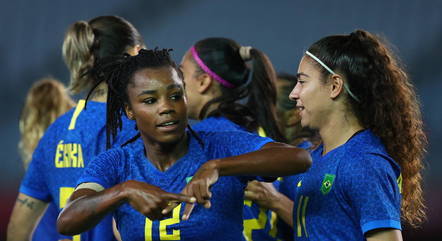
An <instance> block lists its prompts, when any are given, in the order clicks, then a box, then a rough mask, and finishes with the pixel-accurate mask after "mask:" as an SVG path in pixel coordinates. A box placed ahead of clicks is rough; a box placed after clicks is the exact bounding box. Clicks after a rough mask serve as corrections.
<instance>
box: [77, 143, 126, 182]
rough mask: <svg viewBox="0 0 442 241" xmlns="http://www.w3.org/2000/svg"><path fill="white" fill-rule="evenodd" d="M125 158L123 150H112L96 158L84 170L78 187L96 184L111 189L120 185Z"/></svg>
mask: <svg viewBox="0 0 442 241" xmlns="http://www.w3.org/2000/svg"><path fill="white" fill-rule="evenodd" d="M123 157H124V152H123V150H122V149H121V148H115V149H111V150H109V151H105V152H103V153H101V154H100V155H98V156H96V157H95V158H94V159H93V160H92V161H91V162H90V163H89V164H88V165H87V166H86V168H85V169H84V171H83V174H82V175H81V177H80V179H79V180H78V181H77V185H79V184H81V183H85V182H94V183H98V184H100V185H102V186H103V187H104V188H110V187H112V186H114V185H116V184H118V183H119V169H120V168H119V165H120V164H121V161H122V159H123Z"/></svg>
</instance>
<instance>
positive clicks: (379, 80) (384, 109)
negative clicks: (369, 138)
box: [308, 30, 427, 226]
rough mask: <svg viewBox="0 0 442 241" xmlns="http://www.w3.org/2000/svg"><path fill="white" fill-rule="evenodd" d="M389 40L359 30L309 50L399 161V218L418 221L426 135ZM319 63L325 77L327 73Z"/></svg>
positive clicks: (421, 218) (412, 92) (422, 216)
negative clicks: (341, 82)
mask: <svg viewBox="0 0 442 241" xmlns="http://www.w3.org/2000/svg"><path fill="white" fill-rule="evenodd" d="M387 46H388V45H387V44H386V43H385V42H384V41H383V40H381V39H380V38H379V37H377V36H375V35H372V34H370V33H369V32H367V31H363V30H357V31H355V32H352V33H351V34H349V35H333V36H328V37H325V38H322V39H321V40H319V41H317V42H316V43H314V44H313V45H312V46H311V47H310V48H309V49H308V52H310V53H312V54H313V55H314V56H316V57H317V58H318V59H320V60H322V61H323V62H324V63H325V65H326V66H328V67H329V68H330V69H332V70H334V71H337V72H339V73H340V74H343V75H344V76H345V79H346V81H347V83H346V84H347V85H348V86H347V89H346V92H347V98H346V103H347V106H348V107H349V109H350V111H352V112H354V113H355V115H356V117H357V118H358V119H359V121H360V122H361V123H362V125H363V126H364V127H365V128H369V129H371V130H372V131H373V132H374V133H375V134H376V135H377V136H379V137H380V138H381V140H382V142H383V143H384V145H385V146H386V149H387V151H388V153H389V155H390V156H392V157H393V159H394V160H395V161H396V162H398V164H399V165H400V167H401V175H402V179H403V180H402V184H403V186H402V196H403V200H402V206H401V210H402V218H403V219H404V221H406V222H407V223H408V224H410V225H412V226H416V225H418V224H420V223H421V222H422V221H424V219H425V211H424V210H425V206H424V203H423V197H422V186H421V182H422V174H421V172H422V169H423V161H422V159H423V156H424V154H425V148H426V144H427V137H426V135H425V133H424V130H423V122H422V116H421V111H420V105H419V101H418V99H417V96H416V93H415V90H414V87H413V85H412V83H411V82H410V80H409V78H408V75H407V74H406V73H405V71H404V69H403V68H402V66H401V64H400V63H399V59H398V58H397V57H395V56H394V55H393V53H392V51H391V50H390V49H389V48H388V47H387ZM312 63H313V64H318V62H316V61H312ZM318 67H320V66H318ZM320 69H321V70H322V75H323V77H324V78H323V80H324V81H326V79H327V78H325V77H326V76H328V75H329V74H330V73H329V72H328V71H327V70H326V69H324V68H320Z"/></svg>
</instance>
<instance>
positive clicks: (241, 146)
mask: <svg viewBox="0 0 442 241" xmlns="http://www.w3.org/2000/svg"><path fill="white" fill-rule="evenodd" d="M200 134H201V136H202V139H203V142H204V145H205V150H206V154H207V158H208V160H211V159H218V158H225V157H231V156H238V155H242V154H246V153H249V152H254V151H257V150H259V149H261V148H262V147H263V146H264V145H265V144H267V143H270V142H274V141H273V140H272V139H270V138H268V137H261V136H259V135H257V134H254V133H250V132H246V131H226V132H200ZM241 179H242V181H244V182H247V181H249V180H252V179H257V180H258V181H266V182H272V181H274V180H275V179H276V178H273V177H245V178H241Z"/></svg>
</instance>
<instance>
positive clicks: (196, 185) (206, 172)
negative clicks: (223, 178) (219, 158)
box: [162, 160, 219, 220]
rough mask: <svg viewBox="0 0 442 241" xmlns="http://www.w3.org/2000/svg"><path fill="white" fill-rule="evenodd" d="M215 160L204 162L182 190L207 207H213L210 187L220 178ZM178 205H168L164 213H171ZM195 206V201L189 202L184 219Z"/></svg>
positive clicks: (187, 217) (186, 218)
mask: <svg viewBox="0 0 442 241" xmlns="http://www.w3.org/2000/svg"><path fill="white" fill-rule="evenodd" d="M215 162H216V161H215V160H213V161H208V162H206V163H205V164H203V165H202V166H201V167H200V168H199V169H198V171H197V172H196V173H195V175H193V177H192V180H191V181H190V182H189V183H187V185H186V186H185V187H184V189H183V191H182V194H184V195H186V196H188V197H194V198H195V199H196V203H198V204H201V205H203V206H204V207H205V208H210V207H211V203H210V199H211V198H212V192H211V191H210V187H211V186H212V185H213V184H214V183H216V182H217V181H218V178H219V172H218V169H217V168H216V165H215ZM176 205H178V204H174V205H171V206H168V207H166V208H165V209H164V210H163V212H162V214H163V215H164V214H167V213H169V212H170V211H171V210H173V208H175V206H176ZM194 206H195V203H191V204H189V203H187V204H186V205H185V209H184V213H183V216H182V219H183V220H188V219H189V217H190V214H191V213H192V210H193V208H194Z"/></svg>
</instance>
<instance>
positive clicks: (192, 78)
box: [180, 51, 201, 119]
mask: <svg viewBox="0 0 442 241" xmlns="http://www.w3.org/2000/svg"><path fill="white" fill-rule="evenodd" d="M180 68H181V71H182V72H183V75H184V82H185V83H186V93H187V97H188V108H189V117H190V118H192V119H198V116H199V110H200V104H201V99H200V97H201V93H199V92H198V80H197V76H198V73H197V72H196V70H197V67H196V63H195V62H194V61H192V56H191V54H190V51H187V52H186V54H185V55H184V56H183V59H182V60H181V65H180Z"/></svg>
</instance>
